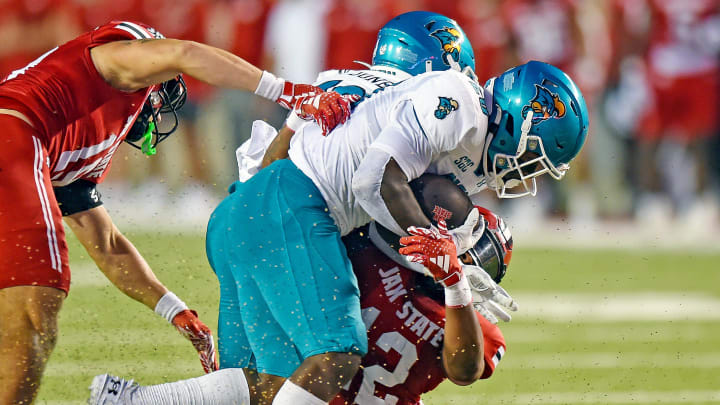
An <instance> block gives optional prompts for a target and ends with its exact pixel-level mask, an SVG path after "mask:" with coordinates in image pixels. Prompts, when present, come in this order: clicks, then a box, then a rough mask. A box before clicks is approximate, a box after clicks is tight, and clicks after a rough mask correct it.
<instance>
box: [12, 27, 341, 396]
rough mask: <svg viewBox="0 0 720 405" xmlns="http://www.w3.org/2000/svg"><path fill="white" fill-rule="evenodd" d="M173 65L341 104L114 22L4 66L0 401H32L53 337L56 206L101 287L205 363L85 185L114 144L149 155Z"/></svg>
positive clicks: (172, 91) (169, 105) (285, 100)
mask: <svg viewBox="0 0 720 405" xmlns="http://www.w3.org/2000/svg"><path fill="white" fill-rule="evenodd" d="M183 74H187V75H190V76H193V77H195V78H197V79H199V80H202V81H204V82H206V83H209V84H211V85H215V86H220V87H227V88H232V89H239V90H245V91H252V92H255V93H256V94H258V95H259V96H262V97H265V98H269V99H271V100H275V101H276V102H278V103H279V104H281V105H283V106H284V107H286V108H290V109H296V110H297V111H298V113H300V114H301V115H302V116H304V117H305V118H313V119H316V120H318V121H319V122H320V124H321V125H322V126H323V128H331V127H333V126H334V125H335V124H337V123H339V122H342V121H343V120H344V119H345V117H346V116H347V115H348V114H349V109H348V103H347V101H345V100H344V99H342V98H341V97H340V96H339V95H337V94H336V93H326V92H323V91H322V90H321V89H319V88H317V87H314V86H310V85H304V84H293V83H291V82H289V81H285V80H283V79H281V78H278V77H275V76H273V75H272V74H270V73H269V72H263V71H261V70H259V69H257V68H256V67H254V66H252V65H250V64H249V63H247V62H246V61H244V60H242V59H240V58H239V57H236V56H234V55H232V54H230V53H228V52H225V51H223V50H220V49H217V48H213V47H210V46H207V45H203V44H199V43H196V42H191V41H180V40H174V39H165V38H163V37H162V35H160V34H159V33H158V32H157V31H155V30H154V29H152V28H151V27H148V26H146V25H143V24H139V23H133V22H125V21H117V22H111V23H109V24H107V25H104V26H100V27H97V28H96V29H94V30H93V31H90V32H88V33H86V34H83V35H81V36H79V37H78V38H76V39H74V40H71V41H69V42H67V43H66V44H64V45H61V46H59V47H56V48H54V49H52V50H50V51H48V52H46V53H45V54H43V55H42V56H40V57H39V58H37V59H36V60H35V61H33V62H31V63H30V64H29V65H27V66H25V67H23V68H21V69H18V70H16V71H14V72H12V73H11V74H10V75H9V76H7V77H6V78H5V79H4V80H3V81H2V82H1V83H0V126H2V127H3V128H5V129H4V131H3V136H2V147H0V189H1V190H2V196H3V198H2V199H0V312H1V313H2V314H3V316H2V319H1V320H0V363H1V364H4V365H5V364H12V365H13V366H12V367H2V368H1V369H0V381H2V383H1V384H0V404H29V403H31V402H32V400H33V398H34V397H35V395H36V393H37V389H38V385H39V382H40V377H41V374H42V372H43V369H44V367H45V363H46V361H47V358H48V356H49V355H50V353H51V351H52V349H53V347H54V344H55V340H56V335H57V314H58V311H59V310H60V307H61V305H62V302H63V300H64V299H65V297H66V295H67V293H68V289H69V284H70V269H69V266H68V255H67V244H66V242H65V235H64V230H63V225H62V222H61V218H62V217H63V216H65V218H66V223H67V224H68V225H69V226H70V228H71V229H72V230H73V232H74V233H75V235H76V236H77V237H78V239H79V240H80V242H81V243H82V244H83V245H84V246H85V248H86V250H87V251H88V253H89V255H90V256H91V257H92V258H93V260H94V261H95V262H96V264H97V265H98V267H99V268H100V269H101V270H102V271H103V273H105V275H106V276H107V277H108V278H109V279H110V280H111V281H112V282H113V284H115V285H116V286H117V287H118V288H119V289H120V290H121V291H123V292H124V293H125V294H127V295H129V296H130V297H132V298H133V299H135V300H137V301H139V302H142V303H143V304H145V305H146V306H148V307H150V308H151V309H154V310H155V312H157V313H158V314H160V315H161V316H163V317H165V318H166V319H167V320H168V321H170V322H172V323H173V325H175V326H176V327H177V328H178V330H179V331H180V332H181V333H183V334H184V335H186V336H187V337H188V338H189V339H190V340H191V341H192V342H193V344H194V346H195V347H196V349H197V350H198V351H199V352H200V357H201V360H202V362H203V366H204V367H205V369H206V370H207V371H209V370H212V369H215V368H216V364H215V363H216V362H215V360H214V347H213V345H212V337H211V336H210V331H209V329H208V328H207V327H206V326H205V325H204V324H203V323H202V322H200V320H199V319H198V318H197V315H196V314H195V313H194V312H192V311H190V310H188V308H187V306H186V305H185V304H184V303H183V302H182V301H181V300H180V299H179V298H178V297H177V296H175V295H174V294H173V293H172V292H169V291H168V289H167V288H165V286H163V285H162V284H161V283H160V282H159V281H158V280H157V278H156V277H155V276H154V274H153V273H152V271H151V269H150V267H149V266H148V264H147V263H146V262H145V260H144V259H143V258H142V256H141V255H140V254H139V252H138V251H137V249H136V248H135V247H134V246H133V245H132V244H131V243H130V242H129V241H128V240H127V239H126V238H125V237H124V236H123V235H122V234H121V233H120V232H119V231H118V229H117V227H115V225H114V224H113V222H112V220H111V218H110V216H109V215H108V213H107V211H106V210H105V209H104V208H103V207H102V202H101V200H100V195H99V193H98V192H97V191H96V185H97V184H98V183H100V182H102V180H103V179H104V178H105V175H106V174H107V170H108V168H109V166H110V162H111V159H112V156H113V154H114V152H115V151H116V150H117V148H118V147H119V146H120V145H121V144H122V143H123V142H124V141H128V142H130V143H139V144H137V145H135V146H136V147H138V148H140V149H142V150H143V151H144V152H145V153H147V154H153V153H155V147H156V146H157V144H158V143H159V142H161V141H162V140H164V139H165V138H166V137H167V136H168V135H170V133H172V131H173V130H174V129H175V128H176V126H177V116H176V114H175V113H176V110H177V109H178V108H180V107H181V106H182V104H183V103H184V101H185V97H186V94H187V91H186V88H185V85H184V81H183V79H182V75H183ZM166 113H167V114H166ZM164 114H165V115H166V116H165V117H164V118H163V115H164ZM168 118H172V119H171V120H168ZM161 119H162V120H161Z"/></svg>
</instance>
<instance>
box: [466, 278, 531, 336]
mask: <svg viewBox="0 0 720 405" xmlns="http://www.w3.org/2000/svg"><path fill="white" fill-rule="evenodd" d="M463 273H464V274H465V277H466V278H467V280H468V283H469V284H470V291H471V292H472V296H473V307H474V308H475V310H476V311H478V312H479V313H480V314H481V315H482V316H483V317H485V319H487V320H488V321H490V322H492V323H498V318H499V319H501V320H502V321H503V322H510V320H511V319H512V317H511V316H510V314H509V313H508V312H507V311H506V309H507V310H509V311H513V312H514V311H517V310H518V305H517V303H515V301H514V300H513V298H512V297H511V296H510V294H508V293H507V291H505V289H504V288H502V287H500V286H499V285H498V284H497V283H496V282H495V281H493V279H492V278H491V277H490V275H489V274H487V272H485V270H483V269H482V267H478V266H470V265H464V266H463Z"/></svg>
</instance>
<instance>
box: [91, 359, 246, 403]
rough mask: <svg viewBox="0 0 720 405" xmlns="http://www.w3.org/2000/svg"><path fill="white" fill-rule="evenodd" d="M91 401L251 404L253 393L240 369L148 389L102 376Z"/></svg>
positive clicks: (95, 384) (94, 382)
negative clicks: (250, 392)
mask: <svg viewBox="0 0 720 405" xmlns="http://www.w3.org/2000/svg"><path fill="white" fill-rule="evenodd" d="M88 402H89V403H90V404H92V405H96V404H97V405H99V404H108V403H109V404H128V405H194V404H214V405H250V394H249V391H248V385H247V381H246V379H245V375H244V374H243V371H242V369H239V368H228V369H224V370H218V371H215V372H212V373H210V374H205V375H203V376H200V377H195V378H190V379H187V380H180V381H175V382H171V383H165V384H158V385H146V386H141V385H137V384H135V383H134V381H133V380H125V379H123V378H119V377H115V376H111V375H108V374H102V375H98V376H96V377H95V378H94V379H93V382H92V384H91V385H90V401H88Z"/></svg>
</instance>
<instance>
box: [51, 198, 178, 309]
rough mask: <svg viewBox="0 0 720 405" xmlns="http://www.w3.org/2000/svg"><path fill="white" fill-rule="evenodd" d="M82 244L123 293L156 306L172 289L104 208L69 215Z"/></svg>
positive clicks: (153, 306) (67, 219)
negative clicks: (121, 231)
mask: <svg viewBox="0 0 720 405" xmlns="http://www.w3.org/2000/svg"><path fill="white" fill-rule="evenodd" d="M65 221H66V223H67V224H68V225H69V226H70V229H72V231H73V233H74V234H75V236H76V237H77V238H78V240H79V241H80V243H82V245H83V246H84V247H85V250H87V252H88V254H89V255H90V257H91V258H92V259H93V261H95V263H96V264H97V266H98V268H100V270H101V271H102V272H103V273H104V274H105V276H106V277H107V278H108V279H109V280H110V281H111V282H112V283H113V284H114V285H115V286H116V287H117V288H118V289H119V290H120V291H122V292H123V293H125V294H126V295H128V296H129V297H130V298H132V299H134V300H135V301H138V302H141V303H143V304H145V305H146V306H147V307H148V308H150V309H154V308H155V306H156V304H157V303H158V301H159V300H160V298H161V297H162V296H163V295H165V293H167V292H168V289H167V288H165V286H164V285H163V284H162V283H161V282H160V280H158V279H157V277H155V274H154V273H153V272H152V270H151V269H150V266H149V265H148V264H147V262H146V261H145V259H143V257H142V256H141V255H140V252H138V250H137V249H136V248H135V246H133V244H132V243H131V242H130V241H129V240H128V239H127V238H126V237H125V236H124V235H123V234H122V233H120V231H119V230H118V229H117V227H116V226H115V224H114V223H113V222H112V219H111V218H110V215H109V214H108V212H107V211H106V210H105V208H104V207H102V206H100V207H95V208H92V209H89V210H87V211H82V212H78V213H76V214H72V215H69V216H66V217H65Z"/></svg>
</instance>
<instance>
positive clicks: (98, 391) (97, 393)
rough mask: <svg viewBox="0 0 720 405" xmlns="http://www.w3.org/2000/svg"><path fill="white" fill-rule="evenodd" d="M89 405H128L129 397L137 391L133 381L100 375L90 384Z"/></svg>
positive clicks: (136, 385)
mask: <svg viewBox="0 0 720 405" xmlns="http://www.w3.org/2000/svg"><path fill="white" fill-rule="evenodd" d="M89 388H90V399H89V400H88V404H90V405H114V404H129V403H130V396H131V395H132V393H133V392H135V391H136V390H137V389H138V384H137V383H135V382H133V380H126V379H124V378H120V377H115V376H112V375H110V374H100V375H96V376H95V378H93V381H92V383H91V384H90V387H89Z"/></svg>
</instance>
